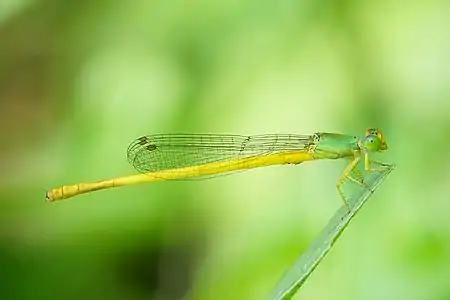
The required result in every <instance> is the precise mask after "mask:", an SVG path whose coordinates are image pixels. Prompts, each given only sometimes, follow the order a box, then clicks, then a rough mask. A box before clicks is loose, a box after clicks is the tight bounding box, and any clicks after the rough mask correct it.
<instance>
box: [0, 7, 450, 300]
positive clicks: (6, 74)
mask: <svg viewBox="0 0 450 300" xmlns="http://www.w3.org/2000/svg"><path fill="white" fill-rule="evenodd" d="M449 11H450V4H448V3H447V2H445V1H438V0H436V1H435V0H428V1H419V0H413V1H409V2H405V1H395V0H394V1H351V0H348V1H294V0H283V1H256V0H249V1H206V0H178V1H156V0H155V1H143V0H141V1H131V2H126V1H73V0H72V1H70V0H69V1H43V0H41V1H39V0H35V1H26V0H21V1H12V0H9V1H1V3H0V117H1V125H2V126H1V127H0V134H1V139H0V141H1V148H0V151H1V152H0V154H1V155H0V179H1V183H0V200H1V201H0V297H1V299H38V298H41V297H42V298H47V299H80V298H83V299H99V298H100V299H199V300H204V299H215V300H220V299H263V298H264V297H265V296H266V295H267V294H268V293H269V292H270V290H271V289H272V287H273V286H274V284H275V283H276V282H277V280H278V279H279V277H280V276H281V275H282V274H283V272H284V271H285V270H286V269H287V268H288V267H289V266H290V265H291V264H292V262H293V261H294V260H295V258H296V257H297V256H298V255H299V254H300V253H301V252H302V250H304V249H305V247H306V245H307V244H308V242H309V241H310V240H311V239H312V238H313V237H314V236H315V234H317V233H318V232H319V231H320V230H321V228H322V227H323V226H324V225H325V224H326V222H327V220H328V219H329V218H330V217H331V216H332V214H333V213H334V211H335V210H336V209H337V208H338V207H339V206H340V205H341V203H340V199H339V196H338V195H337V192H336V190H335V181H336V179H337V177H338V176H339V175H340V172H341V171H342V169H343V167H344V166H345V162H331V161H324V162H313V163H305V164H304V165H300V166H283V167H270V168H265V169H260V170H253V171H249V172H242V173H239V174H235V175H233V176H225V177H221V178H217V179H212V180H202V181H193V182H192V181H191V182H164V183H155V184H149V185H140V186H139V185H137V186H133V187H126V188H119V189H113V190H108V191H101V192H96V193H91V194H88V195H84V196H80V197H77V198H74V199H71V200H68V201H64V202H61V203H53V204H50V203H46V202H45V201H44V200H45V199H44V198H45V197H44V194H45V190H46V189H49V188H52V187H55V186H59V185H61V184H71V183H76V182H79V181H92V180H99V179H104V178H109V177H115V176H121V175H127V174H133V173H134V172H135V171H134V170H133V169H132V167H131V166H129V165H128V164H127V162H126V159H125V155H124V153H125V149H126V147H127V145H128V143H129V142H130V141H132V140H133V139H135V138H136V137H138V136H140V135H143V134H151V133H160V132H164V133H166V132H211V133H239V134H258V133H275V132H283V133H291V132H292V133H300V134H309V133H314V132H316V131H336V132H346V133H352V134H353V133H354V134H363V133H364V131H365V129H366V128H367V127H371V126H379V127H380V128H382V129H383V131H384V134H385V136H386V139H387V141H388V143H389V152H388V153H386V154H383V155H380V156H379V157H378V158H379V159H380V160H383V161H387V162H393V163H396V164H397V168H396V171H395V172H394V173H393V174H391V176H390V177H389V179H388V180H387V181H386V182H385V184H383V185H382V187H381V188H380V189H379V190H378V191H377V193H376V194H375V195H374V196H373V199H372V201H370V203H369V204H368V205H367V206H365V208H364V210H362V211H361V213H360V214H359V216H358V218H356V219H355V221H354V222H353V223H352V226H350V227H349V228H348V230H346V232H345V234H344V235H343V236H342V238H341V239H340V241H339V243H338V244H337V245H336V247H335V248H334V249H333V251H332V252H331V253H330V255H329V256H327V258H326V259H325V260H324V261H323V262H322V263H321V264H320V266H319V267H318V268H317V269H316V271H315V272H314V274H313V275H312V276H311V277H310V279H309V280H308V282H307V283H306V284H305V285H304V287H303V289H302V291H301V292H300V293H299V295H298V296H297V297H296V299H315V300H321V299H346V300H347V299H350V300H351V299H377V300H378V299H414V300H415V299H427V300H428V299H437V300H441V299H442V300H444V299H449V298H450V286H449V285H448V278H449V277H450V222H449V220H448V212H449V211H450V201H449V197H448V195H449V193H450V188H449V185H448V182H449V180H450V172H449V169H448V166H449V164H448V158H447V154H448V149H449V146H450V139H449V138H448V135H449V134H450V85H449V84H448V83H449V82H450V54H449V53H450V15H449V13H448V12H449Z"/></svg>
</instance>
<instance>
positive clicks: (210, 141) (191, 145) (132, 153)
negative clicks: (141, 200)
mask: <svg viewBox="0 0 450 300" xmlns="http://www.w3.org/2000/svg"><path fill="white" fill-rule="evenodd" d="M310 137H311V136H309V135H294V134H267V135H255V136H240V135H214V134H159V135H147V136H143V137H140V138H138V139H136V140H135V141H133V142H132V143H131V144H130V146H129V147H128V150H127V156H128V161H129V163H130V164H131V165H132V166H133V167H134V168H135V169H136V170H137V171H139V172H141V173H148V172H155V171H161V170H170V169H178V168H183V167H189V166H195V165H202V164H207V163H213V162H219V161H227V160H232V159H236V158H250V157H259V156H261V155H268V154H271V153H279V152H283V151H291V150H302V149H305V147H306V145H307V144H308V142H309V141H310Z"/></svg>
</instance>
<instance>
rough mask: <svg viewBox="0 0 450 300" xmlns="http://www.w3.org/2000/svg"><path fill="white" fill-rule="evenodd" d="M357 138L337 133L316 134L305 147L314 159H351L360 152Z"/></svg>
mask: <svg viewBox="0 0 450 300" xmlns="http://www.w3.org/2000/svg"><path fill="white" fill-rule="evenodd" d="M358 140H359V139H358V137H357V136H354V135H347V134H339V133H316V134H314V135H312V136H311V138H310V141H309V142H308V144H307V145H306V148H307V149H308V152H310V153H313V154H314V158H315V159H338V158H344V157H353V156H354V155H355V152H357V151H359V150H360V147H359V146H358Z"/></svg>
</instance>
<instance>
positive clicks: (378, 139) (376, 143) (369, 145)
mask: <svg viewBox="0 0 450 300" xmlns="http://www.w3.org/2000/svg"><path fill="white" fill-rule="evenodd" d="M364 148H366V150H368V151H370V152H377V151H385V150H387V149H388V146H387V143H386V140H385V139H384V137H383V133H382V132H381V130H380V129H377V128H370V129H367V131H366V136H365V139H364Z"/></svg>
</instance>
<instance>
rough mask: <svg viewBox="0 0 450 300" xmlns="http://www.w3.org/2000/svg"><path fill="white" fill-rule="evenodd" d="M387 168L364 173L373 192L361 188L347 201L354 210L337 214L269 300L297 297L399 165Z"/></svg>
mask: <svg viewBox="0 0 450 300" xmlns="http://www.w3.org/2000/svg"><path fill="white" fill-rule="evenodd" d="M386 167H387V168H386V170H383V171H377V172H364V182H365V184H366V185H367V186H368V187H369V188H368V189H366V188H362V187H358V188H357V189H356V191H354V192H353V193H352V194H351V197H347V199H348V201H349V204H350V206H351V210H350V211H348V209H347V207H346V206H345V205H343V206H342V207H341V208H340V209H339V210H338V211H337V212H336V213H335V214H334V216H333V217H332V218H331V220H330V221H329V222H328V224H327V226H325V228H324V229H323V230H322V231H321V233H320V234H319V235H318V236H317V237H316V238H315V239H314V240H313V241H312V242H311V244H310V245H309V247H308V249H307V250H306V251H305V252H304V253H303V254H302V255H301V256H300V258H299V259H298V260H297V261H296V262H295V263H294V264H293V266H292V267H291V268H290V269H289V270H288V271H287V272H286V274H285V275H284V276H283V277H282V279H281V280H280V282H279V283H278V284H277V285H276V286H275V288H274V289H273V291H272V293H271V295H270V297H269V298H268V299H270V300H287V299H291V298H292V297H293V296H294V295H295V294H296V293H297V291H298V290H299V289H300V287H301V286H302V285H303V283H305V281H306V279H307V278H308V277H309V276H310V275H311V273H312V272H313V271H314V269H315V268H316V267H317V265H318V264H319V263H320V262H321V261H322V259H323V258H324V257H325V255H326V254H327V253H328V252H329V251H330V250H331V248H332V247H333V245H334V243H335V242H336V241H337V239H338V238H339V236H340V235H341V234H342V232H343V231H344V229H345V228H346V227H347V226H348V224H349V223H350V221H351V220H352V219H353V217H354V216H355V215H356V213H357V212H358V211H359V210H360V209H361V207H362V206H363V205H364V204H365V203H366V202H367V200H368V199H369V198H370V196H371V195H372V194H373V193H374V191H375V190H376V189H377V188H378V187H379V186H380V184H381V183H382V182H383V181H384V179H386V177H387V176H388V175H389V173H390V172H391V171H392V170H393V169H394V168H395V165H386ZM355 185H356V184H353V186H355Z"/></svg>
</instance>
